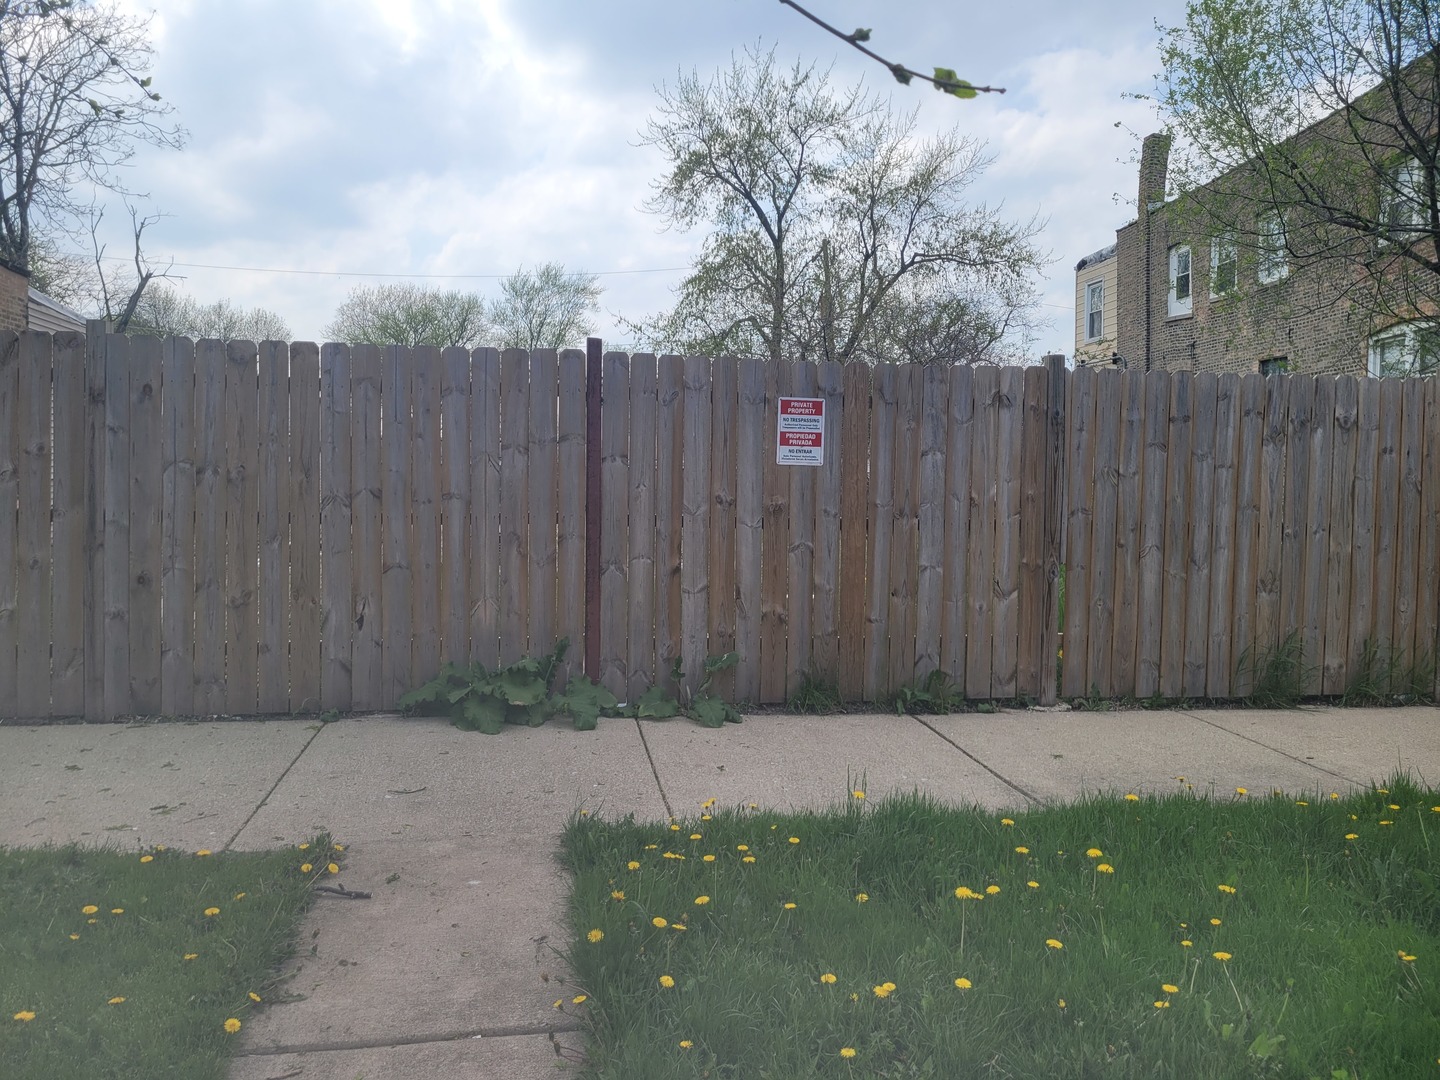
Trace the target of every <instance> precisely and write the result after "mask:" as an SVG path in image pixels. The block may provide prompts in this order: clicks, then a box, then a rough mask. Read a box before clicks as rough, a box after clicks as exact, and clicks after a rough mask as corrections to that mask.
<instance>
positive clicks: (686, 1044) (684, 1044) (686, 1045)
mask: <svg viewBox="0 0 1440 1080" xmlns="http://www.w3.org/2000/svg"><path fill="white" fill-rule="evenodd" d="M694 1045H695V1044H694V1043H693V1042H691V1041H690V1040H689V1039H681V1040H680V1049H681V1050H689V1049H690V1048H691V1047H692V1046H694Z"/></svg>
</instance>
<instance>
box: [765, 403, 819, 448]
mask: <svg viewBox="0 0 1440 1080" xmlns="http://www.w3.org/2000/svg"><path fill="white" fill-rule="evenodd" d="M775 462H776V464H778V465H823V464H825V399H824V398H805V397H782V398H781V399H780V430H779V431H778V432H777V433H776V449H775Z"/></svg>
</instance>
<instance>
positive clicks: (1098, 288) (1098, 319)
mask: <svg viewBox="0 0 1440 1080" xmlns="http://www.w3.org/2000/svg"><path fill="white" fill-rule="evenodd" d="M1104 336H1105V282H1103V281H1092V282H1090V284H1089V285H1086V286H1085V340H1086V341H1087V342H1090V341H1099V340H1100V339H1101V338H1103V337H1104Z"/></svg>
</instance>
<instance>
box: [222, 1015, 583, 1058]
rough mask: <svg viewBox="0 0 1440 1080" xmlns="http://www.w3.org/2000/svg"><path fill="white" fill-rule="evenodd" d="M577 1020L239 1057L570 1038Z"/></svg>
mask: <svg viewBox="0 0 1440 1080" xmlns="http://www.w3.org/2000/svg"><path fill="white" fill-rule="evenodd" d="M580 1030H582V1029H581V1026H580V1022H579V1021H578V1020H570V1021H561V1022H559V1023H554V1024H512V1025H508V1026H502V1027H487V1028H467V1029H466V1030H464V1031H442V1032H438V1033H436V1034H434V1035H396V1036H391V1037H390V1038H384V1039H340V1040H336V1041H334V1042H313V1043H282V1044H280V1045H277V1046H254V1047H242V1048H240V1049H238V1050H236V1051H235V1056H236V1057H279V1056H280V1055H281V1054H328V1053H336V1052H339V1051H342V1050H381V1049H384V1048H386V1047H391V1046H423V1045H426V1044H428V1043H447V1042H459V1041H461V1040H462V1039H508V1038H516V1037H523V1036H533V1035H567V1034H571V1033H573V1032H577V1031H580Z"/></svg>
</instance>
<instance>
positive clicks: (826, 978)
mask: <svg viewBox="0 0 1440 1080" xmlns="http://www.w3.org/2000/svg"><path fill="white" fill-rule="evenodd" d="M820 981H821V982H822V983H824V984H825V985H826V986H829V985H830V984H831V983H833V982H834V981H835V973H834V972H832V971H827V972H825V974H824V975H821V976H820Z"/></svg>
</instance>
